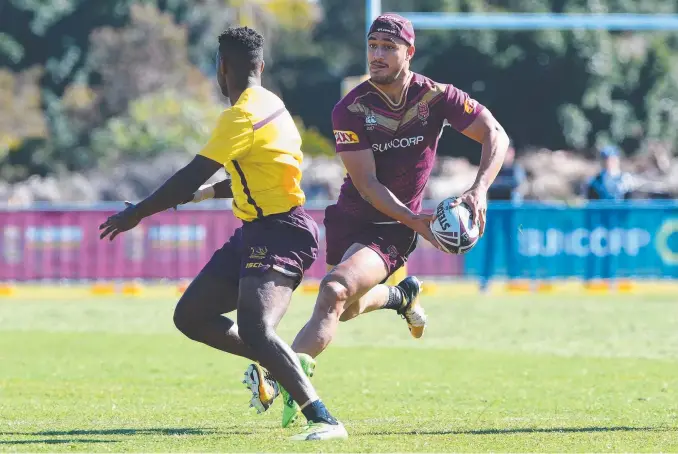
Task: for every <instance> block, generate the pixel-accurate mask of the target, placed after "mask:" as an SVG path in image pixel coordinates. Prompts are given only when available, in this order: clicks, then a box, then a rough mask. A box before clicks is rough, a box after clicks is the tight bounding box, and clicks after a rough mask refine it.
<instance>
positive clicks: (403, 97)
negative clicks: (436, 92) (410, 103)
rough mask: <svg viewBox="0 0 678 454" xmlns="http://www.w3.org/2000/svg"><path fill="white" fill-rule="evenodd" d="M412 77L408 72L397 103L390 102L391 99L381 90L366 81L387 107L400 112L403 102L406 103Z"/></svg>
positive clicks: (411, 73) (412, 74)
mask: <svg viewBox="0 0 678 454" xmlns="http://www.w3.org/2000/svg"><path fill="white" fill-rule="evenodd" d="M412 77H414V73H413V72H412V71H410V75H409V76H408V79H407V82H406V83H405V86H404V87H403V91H401V92H400V99H398V102H393V101H391V98H389V97H388V95H387V94H386V93H384V92H383V91H382V89H381V88H379V87H377V86H376V85H374V84H373V83H372V81H371V80H368V82H369V83H370V85H372V87H374V88H375V89H376V90H377V94H378V95H379V96H381V97H382V98H383V99H384V101H386V103H387V104H388V105H389V106H391V108H392V109H393V110H400V109H402V108H403V106H404V105H405V102H406V101H407V91H408V89H409V88H410V84H411V83H412Z"/></svg>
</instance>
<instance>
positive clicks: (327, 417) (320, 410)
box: [301, 399, 339, 425]
mask: <svg viewBox="0 0 678 454" xmlns="http://www.w3.org/2000/svg"><path fill="white" fill-rule="evenodd" d="M301 412H302V413H303V414H304V416H306V419H307V420H308V422H325V423H327V424H332V425H337V424H339V423H338V422H337V420H336V419H334V417H333V416H332V415H331V414H330V412H329V411H328V410H327V407H325V404H324V403H322V401H321V400H320V399H318V400H316V401H314V402H311V403H310V404H308V405H306V407H304V409H303V410H301Z"/></svg>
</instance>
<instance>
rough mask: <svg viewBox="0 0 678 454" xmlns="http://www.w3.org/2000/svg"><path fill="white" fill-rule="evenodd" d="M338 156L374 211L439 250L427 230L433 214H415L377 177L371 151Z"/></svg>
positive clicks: (345, 153)
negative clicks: (394, 221)
mask: <svg viewBox="0 0 678 454" xmlns="http://www.w3.org/2000/svg"><path fill="white" fill-rule="evenodd" d="M339 156H340V157H341V160H342V161H343V163H344V166H345V167H346V170H347V171H348V174H349V175H350V176H351V180H352V181H353V184H354V185H355V187H356V189H358V191H359V192H360V195H361V196H362V197H363V199H365V200H366V201H367V202H369V203H370V204H371V205H372V206H374V207H375V208H376V209H377V210H379V211H381V212H382V213H384V214H385V215H387V216H389V217H390V218H392V219H395V220H396V221H399V222H400V223H402V224H404V225H406V226H408V227H409V228H411V229H412V230H414V231H415V232H417V233H419V234H420V235H421V236H423V237H424V238H426V240H428V241H429V242H431V244H433V245H434V246H436V247H439V245H438V242H437V241H436V240H435V238H434V237H433V233H432V232H431V228H430V221H431V218H432V215H425V214H414V213H413V212H412V210H410V209H409V208H407V207H406V206H405V204H403V203H402V202H401V201H400V200H399V199H398V198H397V197H396V196H395V195H394V194H393V193H392V192H391V191H390V190H389V189H388V188H387V187H386V186H384V185H383V184H381V182H380V181H379V179H378V178H377V170H376V165H375V163H374V154H373V152H372V150H369V149H366V150H358V151H347V152H343V153H340V154H339Z"/></svg>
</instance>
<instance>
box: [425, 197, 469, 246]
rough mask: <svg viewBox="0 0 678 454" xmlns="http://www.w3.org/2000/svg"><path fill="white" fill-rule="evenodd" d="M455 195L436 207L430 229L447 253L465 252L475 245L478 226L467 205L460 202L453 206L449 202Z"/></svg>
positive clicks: (453, 199)
mask: <svg viewBox="0 0 678 454" xmlns="http://www.w3.org/2000/svg"><path fill="white" fill-rule="evenodd" d="M456 199H457V197H449V198H447V199H445V200H443V201H442V202H440V203H439V204H438V206H437V207H436V212H435V218H434V219H433V220H432V221H431V231H432V232H433V236H435V238H436V240H438V243H440V245H441V246H442V247H443V249H444V251H445V252H447V253H449V254H465V253H467V252H468V251H470V250H471V249H473V246H475V245H476V243H477V242H478V239H479V238H480V228H479V227H478V225H477V224H475V225H474V223H473V213H472V212H471V210H470V209H469V207H468V205H466V204H465V203H461V204H459V205H457V206H456V207H454V208H451V207H450V204H451V203H452V202H453V201H455V200H456Z"/></svg>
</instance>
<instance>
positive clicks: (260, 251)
mask: <svg viewBox="0 0 678 454" xmlns="http://www.w3.org/2000/svg"><path fill="white" fill-rule="evenodd" d="M250 251H251V253H250V258H251V259H258V260H261V259H263V258H264V257H266V254H268V248H267V247H266V246H263V247H262V246H253V247H252V246H251V247H250Z"/></svg>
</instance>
